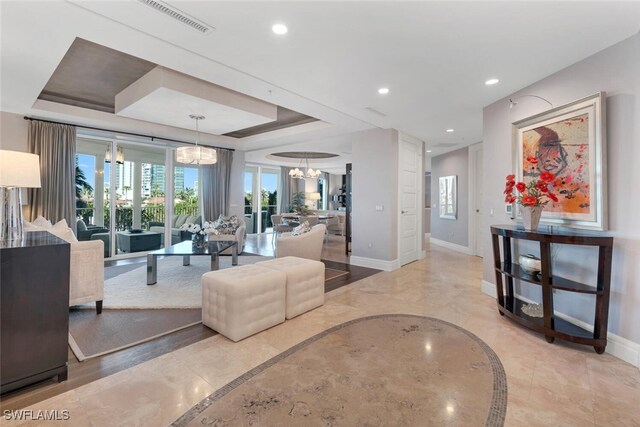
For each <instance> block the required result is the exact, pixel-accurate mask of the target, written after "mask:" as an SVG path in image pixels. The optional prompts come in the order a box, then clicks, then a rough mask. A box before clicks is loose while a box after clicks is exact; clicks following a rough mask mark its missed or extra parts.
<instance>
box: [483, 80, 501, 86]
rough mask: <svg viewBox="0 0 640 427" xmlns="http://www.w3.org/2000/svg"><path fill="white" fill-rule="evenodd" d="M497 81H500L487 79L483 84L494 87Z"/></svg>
mask: <svg viewBox="0 0 640 427" xmlns="http://www.w3.org/2000/svg"><path fill="white" fill-rule="evenodd" d="M499 81H500V80H498V79H489V80H487V81H486V82H484V84H486V85H487V86H491V85H494V84H496V83H498V82H499Z"/></svg>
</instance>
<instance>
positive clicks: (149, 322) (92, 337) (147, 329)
mask: <svg viewBox="0 0 640 427" xmlns="http://www.w3.org/2000/svg"><path fill="white" fill-rule="evenodd" d="M201 321H202V310H200V309H199V308H192V309H184V310H175V309H153V310H103V312H102V314H101V315H99V316H97V315H96V312H95V311H94V310H71V312H70V313H69V346H70V347H71V350H72V351H73V354H74V355H75V356H76V358H77V359H78V360H79V361H80V362H82V361H83V360H87V359H91V358H93V357H98V356H102V355H105V354H109V353H113V352H116V351H118V350H122V349H124V348H128V347H131V346H133V345H137V344H141V343H143V342H146V341H150V340H153V339H155V338H158V337H161V336H163V335H167V334H170V333H172V332H175V331H179V330H181V329H184V328H188V327H189V326H193V325H197V324H198V323H200V322H201Z"/></svg>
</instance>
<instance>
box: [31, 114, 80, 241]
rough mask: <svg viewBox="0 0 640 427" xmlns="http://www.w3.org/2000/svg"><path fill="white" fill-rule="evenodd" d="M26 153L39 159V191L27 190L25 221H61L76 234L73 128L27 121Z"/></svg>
mask: <svg viewBox="0 0 640 427" xmlns="http://www.w3.org/2000/svg"><path fill="white" fill-rule="evenodd" d="M28 140H29V151H30V152H31V153H34V154H37V155H39V156H40V179H41V183H42V187H41V188H29V190H28V192H27V194H28V199H29V219H30V221H33V220H34V219H36V218H37V217H38V216H39V215H42V216H43V217H45V218H46V219H48V220H50V221H51V223H53V224H55V223H56V222H58V221H60V220H62V219H65V220H67V223H68V224H69V227H71V229H72V230H73V232H74V233H75V231H76V127H75V126H70V125H63V124H58V123H46V122H41V121H38V120H31V121H30V122H29V130H28Z"/></svg>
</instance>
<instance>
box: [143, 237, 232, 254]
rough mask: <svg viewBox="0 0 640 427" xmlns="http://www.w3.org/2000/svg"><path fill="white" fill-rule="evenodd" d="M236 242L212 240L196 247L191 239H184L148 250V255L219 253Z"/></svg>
mask: <svg viewBox="0 0 640 427" xmlns="http://www.w3.org/2000/svg"><path fill="white" fill-rule="evenodd" d="M237 244H238V242H237V241H235V240H214V241H210V242H207V244H206V245H205V246H204V247H202V248H198V247H195V246H194V245H193V244H192V242H191V240H185V241H184V242H180V243H177V244H175V245H172V246H169V247H166V248H162V249H158V250H157V251H153V252H150V253H149V255H211V254H219V253H220V252H222V251H224V250H226V249H229V248H231V247H233V246H236V245H237Z"/></svg>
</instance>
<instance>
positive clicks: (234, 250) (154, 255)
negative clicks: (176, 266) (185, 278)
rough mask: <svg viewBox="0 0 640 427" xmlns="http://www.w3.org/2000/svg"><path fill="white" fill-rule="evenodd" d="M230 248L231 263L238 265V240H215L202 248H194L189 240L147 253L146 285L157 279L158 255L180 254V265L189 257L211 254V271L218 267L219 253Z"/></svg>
mask: <svg viewBox="0 0 640 427" xmlns="http://www.w3.org/2000/svg"><path fill="white" fill-rule="evenodd" d="M229 248H231V265H238V242H237V241H236V240H216V241H211V242H208V243H207V244H206V246H204V247H203V248H196V247H194V246H193V244H192V242H191V241H190V240H185V241H184V242H180V243H178V244H176V245H172V246H169V247H166V248H163V249H158V250H157V251H153V252H151V253H149V254H147V285H155V283H156V282H157V281H158V257H159V256H181V257H182V265H189V264H191V257H192V256H197V255H209V256H211V271H215V270H217V269H218V268H219V267H220V263H219V255H220V253H221V252H223V251H225V250H227V249H229Z"/></svg>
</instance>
